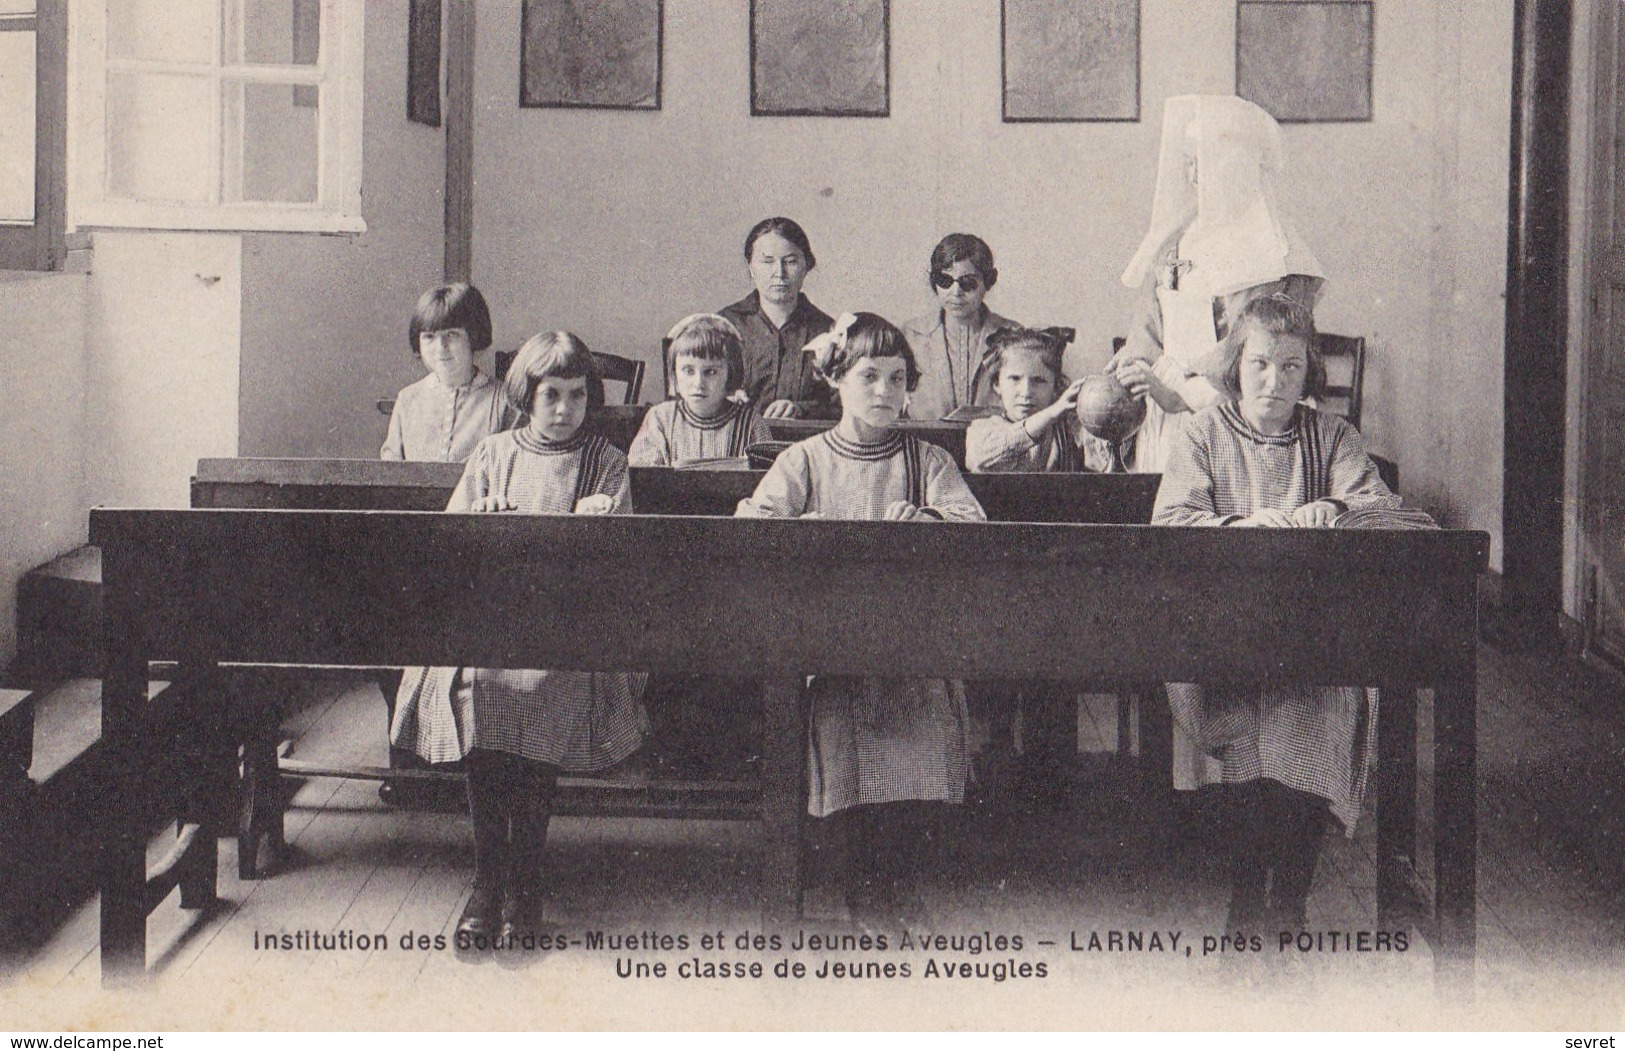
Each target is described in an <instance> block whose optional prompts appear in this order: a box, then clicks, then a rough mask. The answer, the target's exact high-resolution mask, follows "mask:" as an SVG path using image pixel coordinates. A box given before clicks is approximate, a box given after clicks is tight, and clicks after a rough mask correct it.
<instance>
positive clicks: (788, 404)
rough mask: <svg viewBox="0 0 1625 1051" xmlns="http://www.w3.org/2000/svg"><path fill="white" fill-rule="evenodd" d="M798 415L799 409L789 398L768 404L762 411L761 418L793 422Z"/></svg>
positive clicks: (799, 413)
mask: <svg viewBox="0 0 1625 1051" xmlns="http://www.w3.org/2000/svg"><path fill="white" fill-rule="evenodd" d="M800 415H801V409H800V408H799V407H798V406H797V405H796V403H795V402H793V401H791V400H790V399H789V398H780V399H779V400H778V401H772V402H768V404H767V408H765V409H763V410H762V418H763V419H766V420H793V419H795V418H796V417H797V416H800Z"/></svg>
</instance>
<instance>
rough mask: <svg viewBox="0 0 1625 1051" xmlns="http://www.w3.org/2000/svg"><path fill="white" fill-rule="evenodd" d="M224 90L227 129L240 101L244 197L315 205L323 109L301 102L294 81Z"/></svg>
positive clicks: (230, 85)
mask: <svg viewBox="0 0 1625 1051" xmlns="http://www.w3.org/2000/svg"><path fill="white" fill-rule="evenodd" d="M225 90H226V96H227V97H226V113H227V114H228V116H227V121H226V123H227V126H228V127H230V125H231V123H232V119H231V116H230V114H232V113H233V112H234V109H235V106H236V105H237V104H240V105H241V112H242V136H241V140H240V141H241V142H242V144H243V145H242V151H243V154H242V156H243V167H242V200H244V201H275V202H289V203H300V204H314V203H315V201H316V161H317V154H318V151H317V135H318V129H317V120H316V117H317V114H318V113H319V112H320V111H319V110H317V109H316V108H314V107H311V106H305V105H302V104H300V102H299V99H298V98H297V97H296V93H297V92H298V91H299V88H298V86H296V85H292V84H227V85H226V86H225ZM227 167H228V170H229V168H230V166H229V165H228V166H227ZM229 183H230V180H229V179H228V185H229Z"/></svg>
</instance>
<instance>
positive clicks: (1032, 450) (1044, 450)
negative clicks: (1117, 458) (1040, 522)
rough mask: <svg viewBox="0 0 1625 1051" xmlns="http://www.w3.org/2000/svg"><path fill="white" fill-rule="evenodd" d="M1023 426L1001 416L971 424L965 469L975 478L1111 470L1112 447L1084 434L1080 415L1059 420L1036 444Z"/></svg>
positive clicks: (966, 440)
mask: <svg viewBox="0 0 1625 1051" xmlns="http://www.w3.org/2000/svg"><path fill="white" fill-rule="evenodd" d="M1024 422H1025V421H1022V420H1011V419H1010V418H1009V417H1007V416H1004V415H1002V414H1001V415H998V416H988V417H986V418H984V419H980V420H972V421H971V424H970V426H969V427H968V428H966V430H965V466H966V467H968V468H969V469H970V471H971V473H973V474H987V473H996V472H1005V471H1040V472H1054V471H1107V470H1110V469H1111V464H1112V453H1111V447H1110V446H1109V445H1107V443H1105V442H1103V441H1101V440H1100V439H1099V438H1096V437H1095V436H1094V435H1092V434H1090V433H1089V432H1088V431H1086V430H1084V429H1083V425H1082V424H1080V423H1078V417H1077V414H1075V413H1070V412H1069V413H1067V414H1065V415H1064V416H1062V417H1061V418H1060V419H1059V420H1056V421H1055V423H1054V424H1053V425H1052V426H1051V427H1050V428H1049V429H1048V430H1047V431H1045V432H1044V436H1043V437H1042V438H1040V439H1038V440H1037V441H1034V440H1033V436H1032V434H1031V433H1029V432H1028V430H1027V428H1026V427H1025V426H1024Z"/></svg>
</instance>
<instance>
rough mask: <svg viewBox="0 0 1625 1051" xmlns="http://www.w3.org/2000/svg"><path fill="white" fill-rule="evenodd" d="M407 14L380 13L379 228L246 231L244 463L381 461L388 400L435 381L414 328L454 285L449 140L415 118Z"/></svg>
mask: <svg viewBox="0 0 1625 1051" xmlns="http://www.w3.org/2000/svg"><path fill="white" fill-rule="evenodd" d="M406 13H407V5H406V4H403V3H389V4H383V3H379V4H368V5H366V104H365V111H364V113H363V115H362V119H363V122H364V124H363V126H364V146H363V157H362V166H363V167H362V180H363V186H362V196H363V202H362V215H363V217H364V218H365V220H366V222H367V232H366V233H364V234H361V235H356V236H334V237H318V236H312V235H310V234H246V235H244V237H243V258H242V271H243V308H242V361H241V401H240V404H239V405H238V408H237V411H238V421H239V445H240V448H241V451H242V455H244V456H354V457H377V455H378V447H379V445H381V444H382V443H383V439H384V430H385V427H386V425H387V422H388V421H387V420H386V419H385V418H384V417H382V416H380V415H379V414H378V411H377V409H376V408H375V403H376V402H377V400H378V399H379V398H381V397H386V396H389V397H392V396H393V395H394V394H395V392H396V391H397V390H399V389H400V388H401V387H403V386H405V385H406V384H408V383H411V382H412V381H414V380H416V379H418V378H420V377H421V376H422V375H423V368H422V366H421V364H419V363H418V362H417V361H416V360H415V359H414V358H412V357H410V356H409V353H408V348H407V341H406V324H407V321H408V319H409V318H410V315H411V311H412V306H413V304H415V303H416V302H417V298H418V296H419V295H421V294H422V293H423V291H424V290H425V289H427V288H429V287H430V286H432V285H434V284H437V283H438V282H439V281H440V276H441V259H442V255H443V245H444V236H443V233H442V216H443V212H444V206H443V204H442V197H441V194H442V190H443V187H444V183H445V178H444V173H445V135H444V132H443V131H442V130H441V129H439V128H428V127H424V126H422V125H418V124H411V123H408V122H407V120H406ZM481 13H482V15H483V10H482V12H481Z"/></svg>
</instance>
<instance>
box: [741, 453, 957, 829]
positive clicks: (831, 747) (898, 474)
mask: <svg viewBox="0 0 1625 1051" xmlns="http://www.w3.org/2000/svg"><path fill="white" fill-rule="evenodd" d="M898 500H907V501H909V502H910V503H912V504H914V505H916V506H917V507H921V508H929V509H931V510H932V511H934V512H935V513H936V514H938V515H940V516H941V517H942V518H943V519H946V520H948V521H956V522H983V521H986V520H987V516H986V515H985V514H983V512H982V507H981V505H980V504H978V503H977V502H976V497H975V496H973V495H972V494H971V491H970V489H969V487H967V486H966V485H965V479H964V478H963V477H962V476H961V475H960V473H959V468H958V467H956V466H955V465H954V461H953V458H952V457H951V456H950V455H949V454H948V453H946V452H944V451H943V450H941V449H939V448H937V447H936V446H934V445H929V444H927V443H925V442H922V441H920V440H919V439H917V438H914V437H912V436H905V435H903V434H901V433H899V432H896V431H893V432H891V433H890V434H889V435H888V436H887V437H886V438H885V439H884V440H883V441H880V442H876V443H873V444H859V443H856V442H851V441H847V440H846V439H845V438H842V437H841V436H840V435H839V434H837V433H836V432H835V431H833V430H830V431H825V432H824V433H822V434H819V435H816V436H814V437H812V438H808V439H807V440H806V441H803V442H798V443H797V444H795V445H792V446H790V448H788V449H786V450H785V451H784V452H783V453H781V454H779V458H778V460H777V461H775V462H774V464H773V467H772V468H771V469H770V470H769V471H768V472H767V474H766V475H764V476H763V477H762V481H761V483H760V484H759V485H758V486H757V487H756V492H755V494H754V495H752V496H751V497H750V498H749V499H746V500H742V501H740V504H739V510H738V514H739V515H740V516H741V517H749V518H799V517H802V516H805V515H817V516H818V517H822V518H842V519H866V520H876V519H879V518H881V516H882V515H884V514H885V511H886V508H887V507H888V506H889V505H890V504H892V503H894V502H895V501H898ZM809 694H810V699H811V707H812V725H811V731H810V733H809V734H808V749H809V755H808V792H807V811H808V813H810V814H812V815H813V816H814V817H827V816H829V815H830V814H833V813H835V812H837V811H840V810H844V809H846V808H848V807H851V806H856V805H858V804H861V803H891V802H898V801H901V800H908V799H923V800H938V801H946V802H951V803H960V802H963V801H964V799H965V779H966V772H967V771H966V768H967V759H966V742H965V739H966V726H967V724H968V722H969V716H968V714H967V712H966V709H965V689H964V686H963V684H961V683H959V682H950V681H945V680H942V679H902V678H897V679H892V678H885V679H881V678H870V679H864V678H858V677H852V676H829V675H820V676H818V677H817V678H815V679H814V680H813V682H812V685H811V686H810V688H809Z"/></svg>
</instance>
